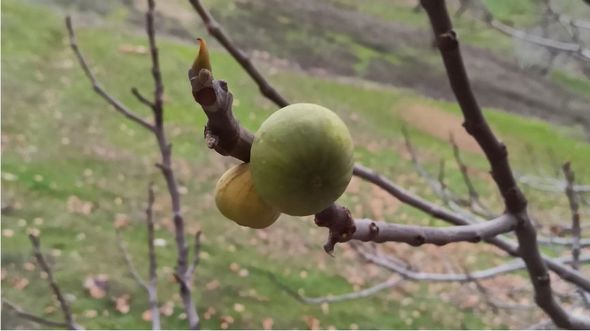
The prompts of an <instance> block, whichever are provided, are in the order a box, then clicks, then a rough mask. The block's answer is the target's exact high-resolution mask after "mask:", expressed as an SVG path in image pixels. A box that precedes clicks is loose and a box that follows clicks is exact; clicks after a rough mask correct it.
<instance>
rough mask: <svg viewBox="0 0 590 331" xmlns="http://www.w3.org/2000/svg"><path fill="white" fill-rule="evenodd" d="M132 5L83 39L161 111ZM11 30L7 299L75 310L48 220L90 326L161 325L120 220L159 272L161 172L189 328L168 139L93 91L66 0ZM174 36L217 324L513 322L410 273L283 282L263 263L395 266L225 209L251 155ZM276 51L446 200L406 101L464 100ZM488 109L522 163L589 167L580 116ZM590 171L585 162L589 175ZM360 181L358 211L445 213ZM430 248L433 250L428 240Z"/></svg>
mask: <svg viewBox="0 0 590 331" xmlns="http://www.w3.org/2000/svg"><path fill="white" fill-rule="evenodd" d="M124 16H125V12H124V11H123V12H117V13H116V14H113V15H110V16H108V17H107V18H106V19H105V21H104V22H99V23H97V24H88V25H86V24H82V23H81V22H80V21H79V20H76V18H74V22H75V23H78V25H80V27H79V28H78V39H79V44H80V47H81V48H82V50H83V52H84V53H85V54H86V55H87V57H88V59H89V60H90V65H91V66H92V68H93V70H94V71H95V72H96V75H97V77H98V79H99V80H100V81H102V82H103V84H104V87H105V88H106V89H107V90H108V91H110V92H111V93H112V94H113V95H115V96H116V97H117V98H119V99H120V100H121V101H123V102H124V103H125V104H127V105H129V107H130V108H132V109H134V110H135V111H136V112H138V113H141V114H142V115H143V116H146V117H148V116H149V115H150V114H149V109H145V108H142V105H141V104H140V103H139V102H138V101H137V100H136V99H134V97H133V96H132V95H131V93H130V92H129V90H130V88H131V87H132V86H136V87H138V88H139V89H140V90H141V91H143V92H144V93H146V94H147V93H151V91H152V81H151V76H150V74H149V67H150V63H149V55H148V54H146V53H145V52H143V51H141V50H140V51H138V52H129V51H125V50H126V49H129V48H130V47H129V46H133V47H135V46H142V47H145V46H146V45H147V40H146V38H145V36H144V35H143V34H141V32H140V31H139V32H137V31H135V30H133V29H128V27H127V25H126V23H125V22H124V20H122V19H121V17H124ZM2 33H3V38H2V71H3V72H2V95H3V98H2V110H3V112H2V191H3V192H2V193H3V195H2V206H3V217H2V292H3V294H2V295H3V297H5V298H8V299H10V300H11V301H13V302H15V303H17V304H18V305H19V306H22V307H25V308H26V309H27V310H28V311H31V312H36V313H40V314H43V315H45V316H47V317H49V318H52V319H56V320H58V319H60V318H61V317H60V313H59V311H58V310H57V311H56V309H55V307H56V302H55V300H54V299H53V298H52V296H51V295H50V292H49V289H48V288H47V285H46V283H45V281H44V280H43V279H41V277H40V275H39V270H38V269H36V268H34V267H32V265H31V262H32V261H33V260H32V257H31V254H30V251H31V250H30V245H29V243H28V239H27V231H28V230H30V229H33V228H35V229H39V230H40V232H41V239H42V245H43V249H44V252H45V253H46V254H47V256H48V258H49V260H50V261H51V263H52V265H53V268H54V270H55V276H56V278H57V280H58V282H59V283H60V284H61V285H62V287H63V289H64V291H65V292H66V293H67V294H68V297H69V298H70V299H71V300H72V306H73V310H74V312H75V314H76V317H77V320H78V322H79V323H80V324H82V325H83V326H84V327H86V328H88V329H92V328H117V329H133V328H148V327H149V322H148V321H145V320H143V319H142V317H141V316H142V313H143V312H144V311H145V310H147V309H148V305H147V299H146V294H145V293H144V292H143V290H142V289H141V288H140V287H139V286H137V284H135V283H134V281H133V280H132V278H131V277H130V276H129V275H128V271H127V269H126V267H125V264H124V263H123V259H122V256H121V254H120V253H119V251H118V249H117V246H116V244H115V232H114V228H113V222H114V221H115V220H118V221H120V222H124V223H125V222H126V223H128V225H127V226H126V227H125V228H124V229H123V230H122V235H123V237H124V238H125V241H126V243H127V244H128V246H129V250H130V252H131V253H132V255H133V257H134V261H135V263H136V264H137V265H138V268H139V270H141V271H142V272H143V271H145V270H147V268H146V266H147V263H146V259H145V256H146V245H145V241H146V234H145V231H144V229H145V226H144V225H143V221H144V215H143V208H144V202H145V199H146V188H147V185H148V182H150V181H153V182H154V183H155V184H156V189H157V192H156V193H157V200H156V204H155V212H156V219H157V222H158V229H157V233H156V237H157V238H159V239H162V240H159V242H160V243H162V246H159V247H157V256H158V262H159V266H158V272H159V296H160V301H161V302H162V304H167V305H168V306H171V307H173V309H172V310H171V313H170V314H169V316H165V317H164V319H163V325H164V326H165V327H166V328H184V327H185V325H186V323H185V321H183V314H182V307H181V305H180V300H179V298H178V296H177V285H176V284H175V283H174V279H173V276H172V272H173V267H174V263H175V249H174V239H173V234H172V232H171V224H172V223H171V218H170V212H169V210H170V208H169V207H170V206H169V201H168V197H167V195H166V192H165V186H164V182H163V181H162V179H161V177H160V174H159V172H158V170H157V169H156V168H155V167H154V166H153V164H154V162H155V161H156V159H157V157H158V156H157V153H156V145H155V142H154V141H153V139H152V137H151V136H150V135H148V134H147V133H146V132H144V131H143V130H142V129H141V128H139V127H138V126H136V125H134V124H133V123H131V122H129V121H127V120H125V119H124V118H122V117H121V116H119V115H118V114H117V113H116V112H115V111H114V110H113V109H112V108H111V107H109V106H108V105H106V104H105V102H104V101H103V100H101V99H100V98H99V97H98V96H97V95H95V94H94V93H93V91H92V89H91V86H90V84H89V83H88V81H87V80H86V78H85V77H84V76H83V73H82V71H81V69H80V68H79V66H78V64H77V62H76V60H75V58H74V56H73V54H72V53H71V51H70V49H69V47H68V44H67V40H66V35H65V27H64V24H63V14H62V13H61V12H59V11H58V10H56V8H54V7H50V6H46V5H44V4H41V2H39V1H17V0H5V1H3V2H2ZM200 33H203V34H205V32H204V31H200ZM159 46H160V54H161V59H162V71H163V74H164V82H165V87H166V90H165V96H166V98H165V99H166V105H165V116H166V125H167V127H166V128H167V130H168V133H169V135H170V140H171V141H172V142H173V144H174V157H175V164H174V166H175V170H176V171H177V174H178V180H179V182H180V186H181V191H182V204H183V210H184V212H185V215H186V216H185V218H186V221H187V228H188V232H189V233H194V232H195V231H196V230H197V229H202V230H203V232H204V237H203V248H202V262H201V264H200V266H199V268H198V270H197V273H196V277H195V284H194V289H195V300H196V302H197V305H198V309H199V311H200V312H201V315H202V316H203V317H204V320H203V327H204V328H214V329H215V328H220V327H221V326H222V325H224V326H225V327H229V328H232V329H241V328H260V327H262V322H263V320H265V319H268V318H271V319H272V320H273V322H274V324H273V327H274V328H283V329H291V328H310V327H312V326H314V325H316V324H315V323H319V325H320V326H321V327H323V328H329V327H335V328H354V327H358V328H365V329H374V328H383V327H387V328H482V327H497V328H502V327H505V326H506V325H505V324H504V322H503V321H497V320H493V319H487V318H485V319H484V318H482V317H481V315H480V314H478V313H477V312H476V311H475V310H473V309H459V308H455V307H454V306H453V305H449V304H448V302H447V301H445V299H444V298H441V297H439V296H438V295H437V294H436V292H433V290H432V289H431V288H430V287H429V286H428V285H426V284H412V283H407V285H404V286H403V290H399V289H394V290H391V291H386V292H383V293H381V294H379V295H376V296H373V297H370V298H366V299H362V300H355V301H350V302H345V303H339V304H332V305H322V306H310V305H303V304H300V303H298V302H297V301H295V300H294V299H293V298H291V297H290V296H289V295H287V294H286V293H285V292H284V291H282V290H281V289H279V288H278V287H277V286H275V285H274V284H272V283H271V282H269V280H268V278H267V277H266V276H265V275H264V273H261V272H258V271H257V270H259V269H260V270H267V271H270V272H272V273H274V274H275V275H276V276H277V277H278V278H279V279H281V280H282V281H283V282H285V283H287V284H290V286H292V287H293V288H294V289H301V291H304V293H305V294H306V295H309V296H314V295H326V294H339V293H345V292H348V291H351V290H353V289H354V288H355V287H366V286H369V285H370V284H372V283H375V282H377V281H380V280H384V279H386V278H387V277H388V274H387V273H386V272H384V271H381V270H375V268H373V269H371V268H370V267H368V266H366V267H365V265H364V264H362V263H360V262H358V260H357V259H356V257H355V256H354V255H353V254H351V252H350V250H349V249H347V247H345V246H342V247H338V248H337V251H336V258H331V257H329V256H327V255H326V254H324V253H323V252H322V248H321V247H322V244H323V241H324V238H325V235H326V233H324V231H323V230H321V229H318V228H316V227H315V226H314V225H313V223H312V220H311V218H310V217H305V218H295V217H287V216H282V217H281V219H280V220H279V221H278V222H277V223H276V224H275V225H273V226H272V227H271V228H269V229H268V230H263V231H253V230H246V229H244V228H240V227H238V226H237V225H235V224H233V223H232V222H231V221H228V220H226V219H224V218H223V217H222V216H221V215H220V214H219V212H218V211H217V210H216V208H215V206H214V202H213V197H212V193H213V192H212V191H213V187H214V184H215V181H216V180H217V178H219V176H220V175H221V174H222V173H223V172H224V171H225V169H227V168H228V167H229V166H230V164H234V163H235V161H232V160H229V159H223V158H221V157H220V156H218V155H217V154H215V153H213V152H211V151H209V150H208V149H207V148H206V146H205V144H204V143H203V141H202V128H203V126H204V125H205V116H204V115H203V114H202V111H201V110H200V109H199V107H197V106H196V105H195V104H194V101H193V100H192V96H191V95H190V91H189V85H188V82H187V80H186V70H187V68H188V66H189V65H190V63H191V61H192V59H193V57H194V55H195V52H196V49H195V45H191V44H186V43H183V42H180V41H178V40H175V39H172V38H168V39H167V38H160V39H159ZM133 47H131V48H133ZM136 49H137V48H136ZM212 61H213V68H214V73H215V75H216V77H217V78H220V79H224V80H226V81H228V83H229V87H230V89H231V90H232V92H233V94H234V96H235V101H234V112H235V113H236V116H237V117H238V118H239V120H240V121H241V123H242V124H243V125H244V126H245V127H247V128H248V129H250V130H252V131H255V130H256V128H257V127H258V126H259V125H260V123H262V121H264V119H265V118H266V117H267V116H268V115H269V114H270V113H271V112H272V111H274V110H275V109H276V107H274V105H272V104H271V103H269V102H268V101H267V100H265V99H264V98H263V97H262V96H260V95H259V94H258V91H257V88H256V86H255V85H254V84H253V83H252V82H251V80H250V79H249V77H247V76H246V75H245V73H244V72H243V71H242V70H241V69H240V67H239V66H238V65H237V64H236V63H235V62H234V60H233V59H232V58H231V57H230V56H229V55H228V54H226V53H225V52H223V51H221V50H220V49H214V50H213V51H212ZM261 65H262V68H263V71H264V72H265V73H267V74H269V78H270V80H271V81H272V82H273V84H275V85H276V87H277V89H278V90H279V91H282V92H284V94H285V96H286V97H287V98H288V99H289V100H290V101H292V102H297V101H307V102H315V103H319V104H323V105H325V106H327V107H330V108H332V109H334V110H335V111H336V112H338V113H339V114H340V115H341V117H342V118H343V119H344V121H345V122H346V123H347V124H348V125H349V127H350V129H351V132H352V135H353V137H354V139H355V143H356V146H355V157H356V160H357V161H358V162H360V163H362V164H365V165H367V166H370V167H373V168H375V169H378V170H380V171H382V172H384V173H386V174H387V175H389V176H390V177H391V178H393V179H394V180H396V181H398V182H400V183H403V184H404V185H405V186H407V187H409V188H411V189H412V190H414V191H416V192H419V193H422V194H424V195H426V196H429V197H432V193H431V192H429V190H428V189H426V188H425V185H424V183H423V182H421V181H420V179H419V178H417V176H416V175H415V172H414V170H413V168H412V166H411V164H410V162H409V160H408V156H407V154H406V153H405V152H404V149H403V140H402V135H401V133H400V130H399V128H400V127H401V125H402V122H403V120H402V118H403V116H402V115H401V114H402V113H403V111H404V109H408V108H409V107H424V108H428V109H433V110H435V111H437V112H439V113H442V114H447V115H448V116H449V118H457V116H458V114H459V109H458V107H457V105H456V104H454V103H449V102H442V101H436V100H430V99H426V98H424V97H422V96H420V95H417V94H415V93H414V92H412V91H409V90H400V89H395V88H391V87H382V86H375V85H374V84H367V83H364V82H360V81H359V82H350V81H343V80H339V79H330V78H326V77H324V78H318V77H313V76H309V75H307V74H305V73H302V72H298V71H289V70H286V69H281V68H278V69H277V68H275V67H272V66H271V65H268V64H264V63H262V64H261ZM585 83H586V82H585ZM585 83H584V84H585ZM574 85H575V84H574ZM576 86H577V85H576ZM486 115H487V116H488V118H489V120H490V122H491V124H492V126H493V127H494V128H495V129H496V130H497V132H498V133H499V134H500V136H501V137H502V139H503V140H505V141H506V142H507V144H508V146H509V149H510V150H511V151H514V153H512V154H511V158H512V159H513V161H514V162H515V164H516V165H517V168H518V170H519V171H521V172H531V171H536V168H535V169H534V167H533V166H534V165H532V164H530V163H531V162H530V156H529V155H528V154H527V153H524V152H525V151H526V150H527V149H529V146H531V145H532V146H534V148H535V150H536V151H537V153H538V154H539V157H540V158H541V160H543V161H545V162H546V161H548V158H547V157H546V156H545V157H543V155H544V154H546V153H545V151H546V149H550V150H551V151H552V152H553V154H554V155H555V158H556V159H557V160H559V161H562V160H572V162H573V164H574V167H576V165H580V166H579V167H580V168H581V167H582V166H581V165H585V164H588V163H589V162H590V145H589V144H588V143H586V142H584V141H582V140H580V139H579V136H577V135H576V134H575V133H573V134H572V133H571V132H570V131H569V130H567V129H566V128H558V127H555V126H552V125H550V124H547V123H544V122H541V121H537V120H532V119H529V118H521V117H517V116H514V115H509V114H507V113H504V112H502V111H500V110H492V109H486ZM408 126H409V129H410V132H411V134H412V137H413V139H414V143H415V144H416V145H417V146H418V147H419V150H420V155H421V156H422V157H423V158H424V160H425V162H426V163H427V167H428V168H429V169H436V167H437V164H438V160H439V159H440V158H446V159H449V158H450V157H451V155H452V154H451V153H452V151H451V149H450V147H449V146H448V143H447V142H446V141H445V140H441V139H440V137H437V136H433V135H432V134H431V133H430V132H429V131H428V130H424V128H423V127H421V126H415V125H414V124H413V123H412V122H409V123H408ZM464 154H465V158H466V160H467V161H468V162H469V164H470V167H472V168H473V169H474V171H475V172H476V173H479V174H484V175H481V176H477V177H476V185H478V187H479V188H480V189H481V190H482V192H485V193H487V194H486V196H489V198H488V199H486V200H488V201H489V202H490V203H491V204H494V205H497V204H498V197H497V195H496V194H495V192H494V190H493V186H491V185H490V180H489V178H487V177H486V176H485V172H486V171H487V166H486V162H485V160H484V159H483V157H482V156H481V154H479V153H472V152H469V151H465V152H464ZM452 169H455V168H454V167H453V166H452V165H450V167H449V170H452ZM545 170H547V171H549V170H550V169H549V167H547V169H545ZM589 176H590V173H588V172H587V171H586V172H585V171H582V169H580V171H579V178H580V180H587V179H588V178H589ZM447 181H448V182H449V185H451V186H453V187H456V188H457V189H458V190H459V191H464V190H463V188H462V185H461V177H460V175H459V174H458V173H457V172H456V171H448V176H447ZM359 187H360V188H359V189H357V190H352V189H351V190H350V191H349V192H347V193H346V194H345V195H344V196H343V197H342V202H343V203H345V204H346V205H347V206H349V207H350V208H351V210H353V211H355V213H360V214H355V216H358V217H376V218H379V217H382V218H384V219H387V220H397V221H401V220H407V221H408V222H413V223H424V224H427V223H430V224H439V223H438V222H435V221H433V220H431V219H430V218H429V217H428V216H427V215H423V214H421V213H419V212H417V211H414V210H412V209H410V208H408V207H405V206H399V204H398V203H397V202H396V201H394V200H393V199H392V198H389V199H382V200H383V201H385V202H383V205H382V206H381V207H379V206H378V207H374V206H372V203H371V198H373V197H374V194H375V192H374V190H371V188H370V187H369V186H368V185H365V184H359ZM560 201H561V200H560ZM561 202H563V201H561ZM5 206H7V207H8V208H7V209H6V211H4V207H5ZM391 206H394V207H395V208H394V207H391ZM563 206H565V204H563ZM390 207H391V208H390ZM533 208H537V210H538V211H539V212H543V211H544V210H551V211H552V212H553V213H562V215H567V214H566V211H567V210H563V209H558V211H555V210H554V209H555V208H553V206H543V205H542V204H539V205H535V206H533ZM416 251H420V252H428V250H425V249H422V248H421V249H417V250H416ZM443 252H444V250H443ZM449 252H452V251H451V250H449ZM482 254H486V253H484V252H482ZM482 256H483V255H482ZM498 260H501V258H499V257H496V258H495V259H494V260H490V261H489V262H486V263H484V262H482V261H477V259H475V261H472V262H470V263H472V265H478V266H479V265H489V264H490V263H494V262H497V261H498ZM371 270H372V272H369V271H371ZM98 274H107V275H108V277H109V290H108V294H107V296H106V297H104V298H99V299H97V298H93V297H91V296H89V295H88V292H87V291H86V289H85V288H84V286H83V285H84V280H85V278H86V277H90V276H96V275H98ZM369 274H370V275H369ZM359 278H360V279H361V280H360V281H359V280H358V279H359ZM124 295H129V297H130V300H129V305H130V311H129V312H122V311H119V310H117V309H116V308H115V306H114V303H113V302H114V300H115V299H116V298H120V297H122V296H124ZM206 312H207V313H206ZM224 321H225V322H226V323H227V324H224V323H223V322H224ZM230 322H231V323H230ZM2 325H3V328H11V327H35V325H33V324H29V323H27V322H23V321H22V320H20V319H18V318H16V317H15V316H14V315H12V314H10V312H9V311H8V310H6V309H3V310H2Z"/></svg>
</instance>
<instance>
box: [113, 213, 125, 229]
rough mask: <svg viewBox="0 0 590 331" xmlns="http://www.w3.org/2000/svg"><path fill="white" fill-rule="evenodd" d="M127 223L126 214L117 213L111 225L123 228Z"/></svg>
mask: <svg viewBox="0 0 590 331" xmlns="http://www.w3.org/2000/svg"><path fill="white" fill-rule="evenodd" d="M128 225H129V218H128V217H127V215H126V214H119V213H118V214H117V215H115V220H114V221H113V226H114V227H115V229H123V228H126V227H127V226H128Z"/></svg>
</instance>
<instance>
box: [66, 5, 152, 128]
mask: <svg viewBox="0 0 590 331" xmlns="http://www.w3.org/2000/svg"><path fill="white" fill-rule="evenodd" d="M66 27H67V29H68V34H69V38H70V47H71V48H72V50H73V51H74V53H75V54H76V57H77V58H78V62H80V66H81V67H82V69H83V70H84V73H85V74H86V77H88V80H90V83H91V84H92V88H93V89H94V91H95V92H96V93H98V94H99V95H100V96H101V97H103V98H104V99H105V100H106V101H107V102H108V103H109V104H111V105H112V106H113V107H114V108H115V109H116V110H117V111H118V112H120V113H121V114H123V115H125V116H126V117H127V118H129V119H130V120H132V121H133V122H135V123H137V124H139V125H141V126H143V127H144V128H146V129H148V130H149V131H152V132H153V131H154V126H153V125H152V124H150V123H148V122H147V121H146V120H144V119H143V118H141V117H139V115H137V114H135V113H134V112H132V111H131V110H129V109H128V108H127V107H126V106H125V105H123V104H122V103H121V101H119V100H117V99H115V97H113V96H111V95H110V94H109V93H108V92H106V90H105V89H104V88H103V87H102V85H101V84H100V83H99V82H98V81H97V80H96V77H95V76H94V74H93V73H92V71H91V70H90V67H89V66H88V63H87V62H86V59H85V58H84V56H83V55H82V53H81V52H80V49H79V48H78V43H77V41H76V34H75V32H74V28H73V26H72V19H71V17H70V16H66Z"/></svg>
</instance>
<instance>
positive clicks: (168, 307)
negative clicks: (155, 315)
mask: <svg viewBox="0 0 590 331" xmlns="http://www.w3.org/2000/svg"><path fill="white" fill-rule="evenodd" d="M160 313H161V314H162V315H164V316H172V314H173V313H174V302H173V301H166V303H165V304H164V305H163V306H162V307H160Z"/></svg>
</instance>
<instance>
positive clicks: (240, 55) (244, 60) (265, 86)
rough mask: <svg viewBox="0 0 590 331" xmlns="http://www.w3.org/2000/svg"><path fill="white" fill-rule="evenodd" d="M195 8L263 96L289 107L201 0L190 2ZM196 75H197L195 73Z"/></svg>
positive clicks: (281, 105) (278, 104)
mask: <svg viewBox="0 0 590 331" xmlns="http://www.w3.org/2000/svg"><path fill="white" fill-rule="evenodd" d="M189 2H190V3H191V5H193V8H194V9H195V10H196V11H197V13H198V14H199V16H200V17H201V19H202V20H203V23H205V26H206V27H207V30H208V31H209V33H210V34H211V35H212V36H213V37H215V39H217V41H219V43H220V44H221V45H223V47H225V49H226V50H227V51H228V52H229V53H230V54H231V55H232V56H233V57H234V59H236V61H238V63H239V64H240V65H241V66H242V68H244V70H245V71H246V72H247V73H248V74H249V75H250V77H252V79H253V80H254V81H255V82H256V84H257V85H258V88H259V89H260V92H261V93H262V95H264V96H265V97H267V98H268V99H269V100H271V101H272V102H274V103H275V104H276V105H277V106H279V107H285V106H287V105H289V102H287V100H286V99H285V98H284V97H283V96H282V95H280V94H279V93H278V92H277V91H276V90H275V89H274V88H273V87H272V86H271V85H270V84H269V83H268V82H267V81H266V79H264V77H263V76H262V74H260V72H259V71H258V69H256V67H255V66H254V64H252V61H250V58H249V57H248V55H246V52H244V51H243V50H241V49H239V48H238V47H237V46H236V45H235V43H234V42H233V41H232V40H231V39H230V38H229V37H228V35H227V34H226V33H225V31H223V29H222V28H221V26H220V25H219V23H217V22H216V21H215V19H214V18H213V16H211V13H209V11H208V10H207V9H206V8H205V7H204V6H203V4H202V3H201V1H200V0H189ZM195 74H196V73H195Z"/></svg>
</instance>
